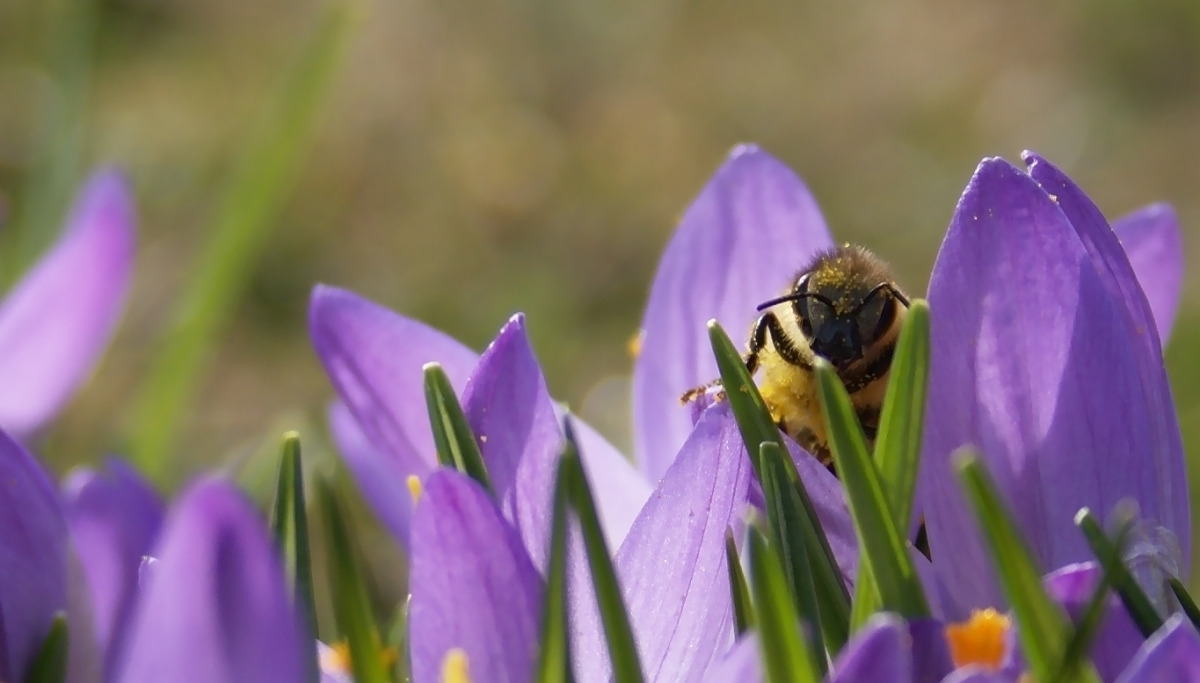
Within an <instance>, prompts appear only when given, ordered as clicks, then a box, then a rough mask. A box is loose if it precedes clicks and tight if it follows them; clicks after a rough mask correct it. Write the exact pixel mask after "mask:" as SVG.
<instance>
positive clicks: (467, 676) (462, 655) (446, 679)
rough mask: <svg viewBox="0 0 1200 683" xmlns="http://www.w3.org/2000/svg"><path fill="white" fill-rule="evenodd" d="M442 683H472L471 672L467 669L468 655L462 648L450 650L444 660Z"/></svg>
mask: <svg viewBox="0 0 1200 683" xmlns="http://www.w3.org/2000/svg"><path fill="white" fill-rule="evenodd" d="M438 680H439V681H440V683H471V672H470V670H469V669H468V667H467V653H466V652H464V651H463V650H462V648H457V647H454V648H450V650H448V651H447V652H446V656H445V657H443V658H442V675H441V677H440V678H439V679H438Z"/></svg>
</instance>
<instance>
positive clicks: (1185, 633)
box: [1117, 614, 1200, 683]
mask: <svg viewBox="0 0 1200 683" xmlns="http://www.w3.org/2000/svg"><path fill="white" fill-rule="evenodd" d="M1195 680H1200V636H1197V635H1196V630H1195V629H1194V628H1193V627H1192V625H1191V624H1189V623H1188V622H1187V620H1186V619H1184V618H1183V615H1181V614H1176V615H1174V616H1172V617H1171V618H1169V619H1167V623H1165V624H1163V625H1162V627H1161V628H1159V629H1158V631H1156V632H1155V633H1154V634H1153V635H1151V636H1150V637H1149V638H1148V639H1147V640H1146V642H1145V644H1143V645H1142V647H1141V649H1139V650H1138V653H1137V656H1136V657H1134V660H1133V661H1132V662H1131V663H1130V664H1129V668H1128V669H1126V670H1125V672H1124V673H1123V674H1121V677H1120V678H1118V679H1117V683H1189V682H1190V681H1195Z"/></svg>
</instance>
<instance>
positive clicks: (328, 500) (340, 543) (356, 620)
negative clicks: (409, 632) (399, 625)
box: [316, 477, 389, 683]
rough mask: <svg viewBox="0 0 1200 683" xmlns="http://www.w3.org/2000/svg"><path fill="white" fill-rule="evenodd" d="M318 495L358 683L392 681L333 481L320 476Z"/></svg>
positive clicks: (340, 619)
mask: <svg viewBox="0 0 1200 683" xmlns="http://www.w3.org/2000/svg"><path fill="white" fill-rule="evenodd" d="M316 484H317V495H318V497H319V499H320V503H321V512H322V513H323V516H324V521H325V535H326V542H327V543H328V548H329V579H330V594H331V595H332V596H333V614H334V618H335V620H336V621H337V627H338V632H339V633H340V634H341V635H342V637H344V638H345V639H346V641H347V643H348V644H349V645H350V666H351V670H352V672H353V673H354V680H355V681H356V683H389V679H388V675H387V671H386V670H385V669H384V665H383V657H382V656H381V654H382V650H381V648H380V645H381V641H380V638H379V631H378V630H377V628H376V626H375V620H374V617H373V615H372V613H371V603H370V600H369V598H368V596H367V587H366V583H365V582H364V581H363V577H362V570H361V568H360V566H361V565H360V564H359V561H358V553H357V551H356V549H355V548H354V543H353V541H352V540H351V537H350V530H349V529H348V528H347V526H346V518H345V515H344V514H343V513H342V508H341V505H340V504H339V502H338V500H337V494H336V492H335V491H334V489H333V486H332V484H330V483H329V482H328V481H326V480H325V479H323V478H320V477H318V478H317V481H316Z"/></svg>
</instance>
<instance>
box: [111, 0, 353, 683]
mask: <svg viewBox="0 0 1200 683" xmlns="http://www.w3.org/2000/svg"><path fill="white" fill-rule="evenodd" d="M327 7H328V9H327V11H326V14H325V16H324V17H323V18H322V19H321V21H320V23H319V25H318V26H317V31H316V34H315V35H314V36H313V38H312V40H311V41H310V42H309V44H308V45H307V46H305V48H304V49H303V50H302V52H301V54H300V59H299V61H298V63H297V64H296V68H295V69H294V70H293V71H292V72H291V74H290V77H289V79H288V81H287V82H286V84H285V86H284V88H283V90H282V91H281V92H280V94H279V95H278V96H277V97H276V98H274V99H273V101H272V102H271V106H270V107H269V110H268V114H267V115H266V116H265V118H264V119H263V121H262V122H261V124H262V125H261V127H260V128H259V129H258V132H257V134H256V135H254V136H253V137H252V138H251V140H250V142H249V144H248V145H247V150H246V155H245V157H243V158H242V160H241V162H240V163H239V164H238V167H237V168H236V169H235V170H234V177H233V180H232V182H231V183H230V185H229V188H228V190H227V191H226V193H225V195H224V197H223V199H222V202H221V205H220V207H219V208H218V209H217V212H216V215H215V217H214V218H213V220H212V227H211V229H210V230H209V231H208V234H209V235H211V238H210V239H209V240H208V242H207V243H206V244H205V245H204V247H203V251H202V253H201V254H200V256H199V258H198V260H197V262H196V264H195V265H194V266H193V269H192V272H191V277H190V279H189V282H188V284H187V286H186V289H185V290H184V292H183V296H182V298H181V299H180V303H179V306H178V308H177V309H176V310H177V315H178V317H177V318H176V320H175V321H174V323H173V325H172V327H171V329H170V330H169V331H168V332H167V333H166V335H165V338H164V339H163V340H162V341H161V350H160V351H159V354H158V356H157V358H156V359H155V361H154V363H153V365H152V366H151V368H150V373H149V377H148V378H147V379H146V381H145V382H144V383H143V385H142V388H141V392H140V394H139V395H138V397H137V400H136V401H135V403H134V405H133V416H134V424H135V429H136V432H135V433H134V435H133V441H132V443H131V452H132V456H133V459H134V461H135V462H136V463H137V464H138V466H139V469H141V470H142V471H143V472H145V473H146V475H147V476H148V477H149V478H150V479H151V480H152V481H162V480H163V479H164V478H165V477H166V476H169V475H170V474H171V473H172V470H171V467H172V465H173V463H172V460H171V452H172V451H171V447H172V442H173V441H174V439H175V435H176V431H177V429H178V427H179V422H180V419H181V418H182V417H183V416H184V414H185V413H186V411H187V406H188V402H189V400H190V398H191V395H192V393H193V391H194V390H195V386H196V381H197V379H199V378H200V377H201V375H202V373H203V368H204V366H205V365H206V364H207V361H208V359H209V356H210V352H211V350H212V349H213V347H214V346H215V344H214V340H215V339H216V338H217V337H218V336H219V335H220V334H221V332H222V331H223V330H224V329H225V327H226V326H227V325H228V322H229V319H230V316H231V315H232V313H233V312H234V311H235V310H237V305H236V304H237V301H238V300H239V298H240V297H241V296H242V293H243V292H244V291H245V289H246V286H247V284H248V283H249V280H250V277H251V275H252V274H253V272H254V267H255V264H256V263H257V262H258V260H259V258H260V257H261V256H262V254H263V252H264V250H265V249H266V247H267V245H268V244H270V239H271V235H272V233H273V232H274V229H275V228H276V227H277V226H278V224H279V222H278V221H277V220H276V216H277V215H278V214H279V211H280V209H281V208H282V206H283V204H284V202H285V201H286V199H287V197H288V194H289V191H290V189H291V187H292V184H293V180H294V178H295V176H296V174H297V171H298V170H299V169H301V168H303V164H302V163H301V161H302V159H303V155H304V153H305V152H306V151H307V149H308V144H307V141H308V138H309V133H310V131H311V130H312V128H313V124H314V121H315V119H316V114H317V112H318V111H319V108H320V105H321V103H322V102H323V101H324V100H325V98H326V95H327V94H328V92H329V90H330V88H329V86H330V84H331V83H332V82H333V76H334V74H335V73H336V71H337V66H338V65H339V64H340V62H341V58H342V56H343V55H344V54H345V52H346V47H347V46H348V45H349V42H350V37H351V36H352V35H353V28H354V27H355V26H357V24H358V23H359V22H358V21H357V19H358V18H359V14H360V11H359V9H358V4H357V3H355V2H340V1H339V2H330V3H327ZM360 683H361V682H360Z"/></svg>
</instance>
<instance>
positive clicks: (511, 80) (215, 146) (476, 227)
mask: <svg viewBox="0 0 1200 683" xmlns="http://www.w3.org/2000/svg"><path fill="white" fill-rule="evenodd" d="M328 6H329V5H328V0H286V1H285V0H253V1H250V2H247V1H246V0H205V1H202V2H200V1H190V2H188V1H184V0H0V211H2V213H3V214H5V215H6V216H7V218H8V219H7V221H6V223H7V225H6V226H5V228H4V229H3V231H0V264H2V265H3V267H4V268H5V269H6V270H4V271H0V280H3V281H4V282H11V281H12V279H13V278H14V277H15V275H16V274H17V273H18V272H19V270H20V267H21V266H22V264H27V263H28V262H29V261H30V259H31V258H32V257H33V256H34V255H35V254H36V253H37V251H38V249H40V248H41V247H43V246H45V245H46V244H48V243H49V242H50V241H51V240H52V238H53V235H54V234H55V232H56V231H57V230H58V226H59V220H60V219H61V217H62V214H63V212H65V210H66V207H67V202H68V199H69V196H70V191H71V189H72V187H73V186H74V184H75V183H76V182H78V181H79V180H80V179H81V178H82V177H83V174H84V173H85V172H86V171H87V170H88V169H89V168H91V167H93V166H95V165H96V164H101V163H115V164H119V165H120V166H122V167H124V168H125V169H126V170H127V171H128V173H129V174H130V176H131V178H132V180H133V182H134V184H135V187H136V192H137V199H138V204H139V209H140V213H141V225H140V231H139V241H140V251H139V255H138V267H137V273H136V283H135V288H134V291H133V295H132V299H131V301H130V303H129V307H128V311H127V313H126V316H125V319H124V322H123V324H122V326H121V328H120V331H119V333H118V336H117V338H116V340H115V343H114V345H113V347H112V349H111V350H110V352H109V353H108V355H107V357H106V359H105V360H104V362H103V364H102V365H101V367H100V368H99V370H98V372H97V374H96V375H95V377H94V378H93V381H92V382H91V383H90V385H89V386H88V387H87V388H86V389H85V390H84V391H83V392H82V393H81V394H80V395H79V396H78V397H77V398H76V400H75V401H74V402H73V403H72V405H71V406H70V408H69V409H68V411H67V413H66V414H65V415H64V416H63V418H62V419H61V420H60V422H59V423H58V425H57V426H56V427H55V428H54V430H53V432H52V433H51V434H49V435H48V440H47V441H46V443H45V447H44V449H43V450H44V452H45V454H46V457H47V458H48V459H49V460H50V462H51V463H52V464H53V465H54V466H55V467H56V468H58V469H59V470H62V469H65V468H67V467H69V466H70V465H72V464H76V463H89V462H96V461H97V460H98V459H99V458H101V457H102V456H103V455H104V454H106V453H120V452H122V451H123V450H124V449H126V448H127V447H128V445H129V443H130V441H131V439H133V435H134V434H136V432H137V430H138V429H139V428H140V426H139V425H138V424H137V421H136V419H135V418H134V415H133V413H132V411H131V405H132V404H133V402H134V401H135V399H136V397H137V396H138V395H139V392H140V391H142V389H143V387H144V384H143V383H144V381H145V379H146V377H147V376H148V374H149V373H150V372H151V367H152V365H153V363H154V358H155V354H156V352H157V350H158V349H159V348H160V346H161V340H162V339H163V335H164V333H165V331H166V330H167V329H169V326H170V323H171V321H172V320H173V319H175V316H176V315H177V313H178V312H177V310H176V309H177V305H178V301H179V300H180V298H181V297H182V295H183V291H184V289H185V288H186V287H187V285H188V282H189V277H190V276H191V273H192V271H193V268H194V267H195V265H196V263H197V255H198V254H199V253H201V252H202V251H203V248H204V245H205V243H206V240H208V239H209V238H210V236H211V235H212V233H213V230H214V228H213V223H214V221H215V220H216V217H217V213H218V207H219V206H220V205H221V202H222V199H223V197H225V196H226V194H227V193H228V191H229V188H230V186H231V183H232V182H233V179H234V178H235V177H237V172H238V168H239V164H242V163H243V160H244V158H245V150H247V149H249V148H253V145H254V142H255V140H256V139H257V137H256V136H262V135H263V134H264V126H265V125H269V123H270V121H272V119H271V108H272V103H273V102H275V101H277V99H278V98H277V94H278V93H279V92H280V89H281V88H282V87H283V84H284V83H285V82H286V80H287V77H288V74H289V73H290V72H291V71H293V70H294V67H295V65H296V64H297V62H298V61H299V60H300V59H301V55H302V54H303V53H304V51H305V49H306V48H305V45H307V44H309V43H310V42H311V40H312V37H313V35H315V34H317V33H318V32H319V31H320V26H321V25H322V22H323V21H325V20H324V19H323V17H325V16H326V12H327V10H328ZM356 7H357V9H356V10H355V11H356V12H357V13H359V14H360V15H361V16H360V19H359V20H358V21H357V24H356V27H355V28H354V29H353V30H352V31H351V32H350V34H349V40H348V42H347V43H346V49H345V52H344V54H343V55H342V59H341V61H340V63H339V64H338V67H337V70H336V71H335V72H334V73H333V76H332V80H331V81H330V87H329V88H328V90H327V91H326V93H325V95H324V97H323V98H322V102H321V104H320V106H319V107H318V109H317V116H316V118H315V120H314V123H313V125H312V126H311V134H309V135H307V136H305V137H304V139H305V140H306V144H307V152H306V153H305V154H304V155H303V156H302V157H301V161H300V162H299V163H298V164H296V165H295V169H294V175H293V176H292V183H291V184H290V186H289V191H288V192H287V193H286V195H285V196H284V201H283V202H282V205H281V208H280V210H279V211H277V212H273V213H272V214H271V216H270V224H271V227H270V229H271V233H270V238H269V242H268V243H267V247H266V249H265V250H264V251H263V253H262V255H261V257H260V258H257V259H255V260H254V262H253V263H252V264H251V267H250V270H249V271H248V275H249V277H248V280H247V283H246V287H245V288H244V290H242V291H241V293H240V294H239V296H238V297H237V298H236V301H235V303H234V304H233V305H231V306H229V307H228V310H227V314H228V320H227V321H226V322H227V323H228V324H227V325H226V326H224V327H222V328H221V334H220V336H219V337H218V338H217V339H216V340H215V341H214V342H213V343H211V344H210V345H208V347H207V355H206V356H205V359H204V360H205V364H204V366H203V372H202V374H201V375H200V377H199V381H198V382H197V384H196V385H195V389H196V391H195V393H194V395H193V396H192V397H191V398H190V400H189V402H188V409H187V411H186V419H185V420H184V421H183V422H182V424H181V425H180V430H179V433H178V435H177V438H176V439H175V440H174V441H173V444H174V445H173V452H174V453H176V454H177V456H176V457H177V458H178V462H179V463H181V464H179V465H177V466H174V467H172V468H171V469H170V471H169V476H168V478H167V480H166V481H164V482H163V483H164V484H165V485H166V486H168V487H169V486H174V485H178V484H179V483H180V482H182V481H184V480H185V479H186V477H187V476H188V475H189V474H190V473H193V472H196V471H199V470H201V469H206V468H210V467H213V466H230V464H231V463H238V462H244V461H245V460H246V458H247V457H249V456H250V455H251V454H253V453H256V452H259V451H261V450H263V449H264V448H265V449H268V450H270V449H273V448H274V447H275V446H274V444H275V443H277V442H276V439H277V437H278V435H279V433H280V432H281V431H283V430H284V429H299V430H301V432H302V435H303V436H304V438H305V440H306V441H305V443H306V444H307V445H308V449H309V452H310V453H314V454H315V457H318V458H320V457H321V455H322V454H324V453H327V451H328V447H327V446H326V445H325V436H324V422H323V414H324V410H325V406H326V404H327V402H328V401H329V399H330V398H331V396H332V390H331V389H330V387H329V385H328V383H327V381H326V379H325V377H324V375H323V374H322V372H321V369H320V367H319V365H318V363H317V361H316V359H315V357H314V355H313V353H312V351H311V347H310V345H309V342H308V339H307V336H306V305H307V298H308V293H309V291H310V289H311V287H312V286H313V284H314V283H316V282H328V283H333V284H337V285H340V286H344V287H348V288H351V289H354V290H355V291H358V292H360V293H362V294H364V295H366V296H368V297H371V298H373V299H375V300H377V301H379V302H382V303H384V304H386V305H388V306H390V307H392V308H395V309H397V310H399V311H402V312H404V313H406V314H408V315H410V316H414V317H418V318H421V319H423V320H426V321H428V322H429V323H431V324H433V325H435V326H437V327H440V328H442V329H443V330H446V331H447V332H449V333H451V334H453V335H454V336H457V337H458V338H460V339H462V340H464V341H465V342H467V343H468V344H470V345H473V346H475V347H476V348H481V347H482V346H483V345H484V344H486V342H487V341H488V340H489V339H490V338H491V336H492V335H493V334H494V333H495V331H496V330H497V329H498V328H499V327H500V325H501V324H502V323H503V321H504V320H505V319H506V318H507V317H508V316H509V315H510V314H511V313H513V312H514V311H524V312H525V313H526V314H527V315H528V321H529V328H530V330H531V334H532V337H533V341H534V344H535V347H536V349H537V351H538V353H539V355H540V357H541V360H542V362H543V365H544V367H545V370H546V374H547V376H548V381H549V384H550V387H551V390H552V391H553V393H554V394H555V395H556V396H557V397H559V398H560V399H562V400H564V401H566V402H568V403H570V404H571V405H572V406H573V407H574V408H576V410H578V411H579V412H582V413H583V415H584V416H585V417H587V418H588V419H590V420H592V421H593V422H594V423H596V424H597V425H598V426H599V427H600V428H601V429H602V431H605V432H606V433H607V434H608V435H609V436H610V437H611V438H612V439H613V440H614V441H615V442H617V443H621V444H623V443H627V442H628V433H627V431H628V425H627V422H626V413H627V406H626V405H625V404H624V401H625V400H626V398H625V396H626V384H627V375H628V373H629V371H630V367H631V361H630V358H629V355H628V351H627V342H628V341H629V339H630V338H631V336H632V335H633V334H634V332H635V330H636V329H637V326H638V322H639V318H640V315H641V309H642V305H643V299H644V295H645V293H646V292H647V290H648V287H649V284H650V280H651V277H652V274H653V270H654V267H655V263H656V261H657V259H658V256H659V253H660V251H661V249H662V247H663V246H664V244H665V243H666V241H667V239H668V237H669V235H670V232H671V230H672V229H673V227H674V225H675V222H676V220H677V218H678V217H679V216H680V215H681V213H682V211H683V210H684V208H685V207H686V206H687V204H688V202H689V201H690V200H691V199H692V197H693V196H694V195H695V194H696V193H697V192H698V191H699V189H700V188H701V186H702V185H703V183H704V182H705V180H706V179H707V177H708V176H709V175H710V174H711V173H712V171H713V170H714V169H715V167H716V166H717V165H718V164H719V163H720V162H721V160H722V159H723V157H724V156H725V154H726V153H727V152H728V151H729V150H730V148H731V147H732V146H733V145H734V144H736V143H739V142H747V141H749V142H757V143H759V144H760V145H762V146H763V147H765V148H766V149H768V150H769V151H771V152H772V153H773V154H775V155H776V156H778V157H779V158H781V159H782V160H783V161H785V162H786V163H788V164H789V165H790V166H791V167H792V168H794V169H795V170H796V171H797V172H798V173H799V174H800V175H801V176H802V177H803V178H804V179H805V180H806V181H807V182H808V184H809V185H810V187H811V188H812V190H813V192H814V193H815V195H816V197H817V198H818V200H819V202H820V203H821V205H822V208H823V209H824V211H825V213H826V216H827V217H828V220H829V222H830V225H831V227H832V228H833V230H834V232H835V234H836V236H837V237H838V238H839V239H844V240H847V241H853V242H860V243H864V244H867V245H870V246H871V247H873V248H874V249H875V250H876V251H877V252H879V253H880V254H882V255H883V256H885V258H887V259H888V260H890V261H891V262H892V263H893V264H894V265H895V267H896V269H897V271H898V274H899V279H900V281H901V283H902V284H903V285H904V286H905V287H906V288H907V289H909V290H910V291H912V292H921V291H923V289H924V287H925V285H926V281H927V274H928V272H929V269H930V266H931V264H932V262H933V259H934V256H935V254H936V251H937V248H938V244H939V242H940V239H941V236H942V234H943V232H944V230H945V228H946V225H947V221H948V219H949V217H950V215H951V213H952V211H953V209H954V205H955V202H956V200H957V198H958V196H959V194H960V193H961V191H962V189H963V187H964V185H965V183H966V181H967V179H968V178H969V177H970V174H971V172H972V170H973V169H974V167H975V164H976V163H977V162H978V161H979V159H980V158H981V157H983V156H987V155H1003V156H1006V157H1008V158H1009V159H1012V160H1014V161H1015V160H1017V158H1018V156H1017V155H1018V154H1019V153H1020V151H1021V150H1022V149H1024V148H1030V149H1035V150H1038V151H1039V152H1041V153H1043V154H1044V155H1046V156H1047V157H1048V158H1050V159H1051V160H1052V161H1054V162H1055V163H1056V164H1058V165H1060V166H1062V167H1063V168H1064V169H1066V170H1067V171H1068V172H1069V173H1071V174H1072V176H1073V177H1074V178H1075V179H1076V180H1077V181H1079V182H1080V184H1081V185H1082V186H1083V187H1084V188H1085V190H1087V191H1088V192H1089V193H1090V194H1091V196H1092V197H1093V198H1094V199H1095V200H1096V201H1097V203H1098V204H1099V205H1100V207H1101V208H1102V209H1103V210H1104V211H1105V212H1106V213H1108V215H1109V216H1111V217H1115V216H1117V215H1120V214H1123V213H1125V212H1127V211H1129V210H1132V209H1134V208H1137V207H1138V206H1141V205H1143V204H1145V203H1149V202H1151V201H1159V200H1163V201H1169V202H1171V203H1172V204H1174V205H1175V207H1176V208H1177V209H1178V211H1179V213H1180V216H1181V219H1182V221H1183V224H1184V226H1185V231H1186V243H1187V249H1188V253H1189V254H1190V255H1193V256H1194V255H1196V254H1198V253H1200V250H1198V247H1200V244H1198V239H1200V172H1198V171H1197V159H1200V126H1198V125H1197V124H1196V122H1197V121H1200V4H1198V3H1195V2H1193V1H1192V0H1160V1H1158V2H1154V3H1132V2H1115V1H1100V2H1090V3H1045V2H1034V1H1033V0H1015V1H1012V2H1003V3H1001V2H987V3H985V2H950V1H936V0H933V1H931V0H922V1H919V2H909V3H890V2H880V1H867V2H859V3H817V2H789V1H786V0H743V1H741V2H736V3H735V2H724V1H717V0H696V1H693V2H683V1H681V0H638V1H636V2H634V1H631V0H610V1H608V2H596V1H593V2H589V1H586V0H489V1H487V2H484V1H482V0H374V1H367V0H364V1H363V2H361V3H360V4H358V5H356ZM1198 271H1200V269H1197V268H1193V269H1192V271H1191V272H1190V274H1189V276H1188V281H1187V287H1186V291H1185V294H1184V299H1183V311H1182V313H1181V315H1180V319H1179V323H1178V325H1177V327H1176V331H1175V334H1174V338H1173V339H1172V340H1171V342H1170V347H1169V352H1168V354H1167V360H1168V366H1169V369H1170V372H1171V375H1172V378H1173V381H1174V388H1175V392H1176V397H1177V399H1178V409H1179V412H1180V415H1181V418H1182V423H1183V425H1184V429H1185V437H1186V442H1187V445H1188V447H1189V451H1190V452H1191V453H1192V454H1193V457H1196V454H1200V384H1198V383H1197V382H1196V381H1195V378H1197V377H1200V353H1197V343H1198V342H1200V309H1198V307H1200V296H1197V283H1198V279H1197V278H1198V277H1200V275H1198ZM1197 490H1200V487H1197V486H1196V485H1195V484H1193V491H1197ZM1194 497H1200V496H1194ZM373 552H377V553H383V554H384V555H385V556H386V555H387V553H389V552H392V551H389V550H377V551H373ZM385 560H386V557H385V558H384V559H382V560H377V561H379V562H382V561H385Z"/></svg>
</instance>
